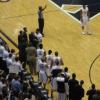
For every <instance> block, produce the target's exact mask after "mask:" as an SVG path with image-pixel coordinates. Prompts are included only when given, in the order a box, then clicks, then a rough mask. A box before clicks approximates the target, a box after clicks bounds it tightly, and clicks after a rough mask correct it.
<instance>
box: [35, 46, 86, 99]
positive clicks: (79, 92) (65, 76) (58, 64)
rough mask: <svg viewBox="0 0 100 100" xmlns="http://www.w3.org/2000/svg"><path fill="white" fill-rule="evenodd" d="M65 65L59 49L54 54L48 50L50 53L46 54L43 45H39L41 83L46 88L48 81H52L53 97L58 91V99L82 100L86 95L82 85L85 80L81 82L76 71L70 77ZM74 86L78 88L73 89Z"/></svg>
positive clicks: (38, 56) (39, 79)
mask: <svg viewBox="0 0 100 100" xmlns="http://www.w3.org/2000/svg"><path fill="white" fill-rule="evenodd" d="M63 66H64V63H63V60H62V58H61V57H60V56H59V53H58V52H57V51H56V52H55V53H54V55H53V53H52V50H48V54H46V52H45V50H44V49H43V45H42V44H40V45H39V48H38V49H37V66H36V71H37V73H38V81H39V83H40V84H41V85H42V86H43V87H44V88H46V85H47V83H49V82H50V83H51V97H52V98H53V94H54V92H55V91H56V92H57V93H58V96H57V100H68V98H69V100H81V98H82V97H83V96H84V89H83V87H82V85H83V83H84V81H81V82H80V84H79V82H78V81H77V80H76V75H75V73H73V74H72V79H70V76H71V74H70V73H69V72H68V68H67V67H65V68H64V67H63ZM63 68H64V69H63ZM73 88H76V90H75V91H73ZM75 98H76V99H75Z"/></svg>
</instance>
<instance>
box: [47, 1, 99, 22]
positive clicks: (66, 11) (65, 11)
mask: <svg viewBox="0 0 100 100" xmlns="http://www.w3.org/2000/svg"><path fill="white" fill-rule="evenodd" d="M48 1H49V2H50V3H52V4H53V5H54V6H56V7H57V8H58V9H60V10H61V11H62V12H64V13H65V14H67V15H69V16H70V17H71V18H72V19H74V20H75V21H77V22H78V23H81V22H80V21H79V20H78V19H77V18H75V17H74V16H72V15H71V14H69V13H68V12H70V13H73V14H74V13H77V12H78V11H79V10H80V9H81V8H80V9H78V10H76V11H75V12H73V11H68V10H64V6H66V5H68V4H63V5H62V7H59V6H58V5H57V4H55V3H54V2H53V1H51V0H48ZM68 6H69V5H68ZM74 6H75V5H74ZM76 6H77V5H76ZM78 6H82V5H78ZM99 15H100V13H98V14H96V15H94V16H93V17H91V18H90V21H92V19H94V18H95V17H97V16H99Z"/></svg>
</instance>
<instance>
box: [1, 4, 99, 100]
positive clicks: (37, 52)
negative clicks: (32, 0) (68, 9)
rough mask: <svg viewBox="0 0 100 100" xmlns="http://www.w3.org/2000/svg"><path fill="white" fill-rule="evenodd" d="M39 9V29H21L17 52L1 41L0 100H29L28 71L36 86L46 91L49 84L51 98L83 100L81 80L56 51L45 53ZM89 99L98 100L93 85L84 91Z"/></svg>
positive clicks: (41, 11) (41, 18)
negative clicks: (65, 64)
mask: <svg viewBox="0 0 100 100" xmlns="http://www.w3.org/2000/svg"><path fill="white" fill-rule="evenodd" d="M45 8H46V6H45V7H44V8H42V7H41V6H40V7H39V11H38V22H39V29H36V31H35V32H31V33H30V34H28V29H27V27H23V29H22V30H20V32H19V35H18V48H19V52H18V53H16V52H15V50H14V49H10V48H9V47H8V45H7V43H5V42H4V41H3V40H2V39H1V38H0V98H1V100H32V99H31V97H32V92H31V91H32V90H31V87H30V84H29V81H27V80H26V79H25V77H24V74H23V72H24V71H25V70H27V68H29V70H30V73H31V75H32V76H33V79H34V77H35V76H38V82H39V84H40V85H41V86H42V87H43V88H44V89H46V88H47V87H46V85H47V84H50V85H51V88H50V89H51V97H52V99H53V98H54V92H57V93H58V96H57V100H82V98H83V97H84V95H85V90H84V87H83V84H84V81H83V80H77V78H76V74H75V73H72V74H71V73H70V72H69V71H68V67H66V66H64V62H63V59H62V57H61V56H60V55H59V52H58V51H55V52H54V53H53V51H52V50H51V49H48V51H45V49H44V47H43V43H42V39H43V37H44V34H43V27H44V18H43V10H44V9H45ZM86 95H87V96H88V100H100V91H98V90H97V89H96V88H95V84H92V86H91V88H90V89H89V90H88V91H87V93H86Z"/></svg>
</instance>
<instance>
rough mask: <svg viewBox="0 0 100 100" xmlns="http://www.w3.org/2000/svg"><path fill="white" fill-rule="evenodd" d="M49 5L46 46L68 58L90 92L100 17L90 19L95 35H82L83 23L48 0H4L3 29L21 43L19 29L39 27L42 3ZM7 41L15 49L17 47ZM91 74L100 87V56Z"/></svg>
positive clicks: (1, 10) (99, 42) (0, 20)
mask: <svg viewBox="0 0 100 100" xmlns="http://www.w3.org/2000/svg"><path fill="white" fill-rule="evenodd" d="M45 4H46V5H47V9H46V10H45V12H44V16H45V28H44V34H45V37H44V39H43V44H44V48H45V50H46V51H47V50H48V49H52V50H53V52H55V51H58V52H59V54H60V55H61V56H62V58H63V60H64V66H67V67H68V68H69V71H70V72H71V73H73V72H75V73H76V74H77V78H78V79H79V80H81V79H82V80H84V81H85V84H84V87H85V90H86V91H87V89H89V87H90V85H91V84H90V81H89V68H90V65H91V63H92V62H93V60H94V59H95V58H96V56H98V55H99V54H100V16H97V17H96V18H95V19H93V20H91V21H90V27H91V30H92V33H93V35H82V34H81V26H80V24H79V23H78V22H76V21H75V20H73V19H72V18H71V17H70V16H68V15H66V14H64V13H63V12H62V11H61V10H59V9H58V8H56V7H55V6H54V5H52V4H51V3H50V2H49V1H47V0H10V1H9V2H6V3H0V29H1V30H3V31H4V32H5V33H6V34H7V35H8V36H9V37H10V38H11V39H12V40H13V41H15V42H16V43H17V36H18V34H19V33H18V32H19V30H20V29H22V27H23V26H26V27H27V28H28V33H30V32H31V31H35V29H36V28H37V27H38V21H37V10H38V6H39V5H43V6H44V5H45ZM0 36H2V35H1V34H0ZM2 37H3V36H2ZM3 38H4V37H3ZM4 39H6V38H4ZM7 42H8V44H9V46H10V47H11V48H15V47H14V46H13V45H12V44H11V43H10V42H9V41H7ZM15 49H16V48H15ZM16 51H17V49H16ZM91 74H92V75H91V76H92V81H93V82H94V83H95V84H96V86H97V88H99V89H100V58H98V59H97V60H96V62H95V63H94V65H93V68H92V72H91ZM84 100H87V99H86V98H84Z"/></svg>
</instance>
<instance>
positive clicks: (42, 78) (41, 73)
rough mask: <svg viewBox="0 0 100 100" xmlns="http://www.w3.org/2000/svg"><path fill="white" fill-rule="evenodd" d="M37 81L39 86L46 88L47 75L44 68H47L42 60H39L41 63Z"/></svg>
mask: <svg viewBox="0 0 100 100" xmlns="http://www.w3.org/2000/svg"><path fill="white" fill-rule="evenodd" d="M39 67H40V68H39V69H40V71H39V81H40V84H41V85H42V84H43V87H44V88H45V87H46V83H47V79H48V78H47V73H46V68H47V63H46V62H45V60H44V59H41V62H40V63H39Z"/></svg>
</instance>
